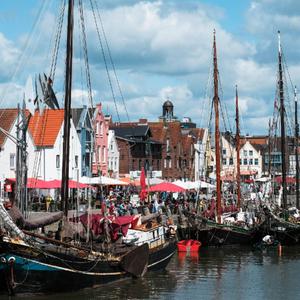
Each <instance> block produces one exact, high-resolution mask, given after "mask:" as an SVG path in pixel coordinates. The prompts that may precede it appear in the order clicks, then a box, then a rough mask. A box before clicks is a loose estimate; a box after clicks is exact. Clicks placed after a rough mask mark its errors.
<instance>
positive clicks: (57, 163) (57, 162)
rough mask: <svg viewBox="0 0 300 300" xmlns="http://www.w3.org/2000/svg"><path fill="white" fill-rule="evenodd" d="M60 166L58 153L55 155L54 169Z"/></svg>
mask: <svg viewBox="0 0 300 300" xmlns="http://www.w3.org/2000/svg"><path fill="white" fill-rule="evenodd" d="M59 168H60V157H59V155H56V169H59Z"/></svg>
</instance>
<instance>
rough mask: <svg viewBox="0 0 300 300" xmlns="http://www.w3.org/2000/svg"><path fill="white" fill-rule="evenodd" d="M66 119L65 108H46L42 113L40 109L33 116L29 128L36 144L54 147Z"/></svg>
mask: <svg viewBox="0 0 300 300" xmlns="http://www.w3.org/2000/svg"><path fill="white" fill-rule="evenodd" d="M63 120H64V110H63V109H56V110H53V109H46V110H44V112H43V114H42V115H40V113H39V112H38V111H36V112H35V114H34V115H33V116H32V117H31V119H30V121H29V126H28V130H29V132H30V134H31V136H32V138H33V141H34V144H35V146H38V147H52V146H53V145H54V143H55V141H56V138H57V135H58V133H59V130H60V128H61V125H62V123H63Z"/></svg>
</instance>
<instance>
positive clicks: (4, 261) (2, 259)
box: [0, 256, 6, 264]
mask: <svg viewBox="0 0 300 300" xmlns="http://www.w3.org/2000/svg"><path fill="white" fill-rule="evenodd" d="M0 261H1V262H2V263H3V264H6V258H5V257H3V256H2V257H1V259H0Z"/></svg>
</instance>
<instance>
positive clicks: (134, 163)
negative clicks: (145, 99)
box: [110, 100, 203, 180]
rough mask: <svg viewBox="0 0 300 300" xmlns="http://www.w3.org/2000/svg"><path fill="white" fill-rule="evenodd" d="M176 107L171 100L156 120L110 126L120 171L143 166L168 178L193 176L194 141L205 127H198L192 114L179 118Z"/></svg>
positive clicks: (137, 169)
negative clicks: (189, 116)
mask: <svg viewBox="0 0 300 300" xmlns="http://www.w3.org/2000/svg"><path fill="white" fill-rule="evenodd" d="M173 109H174V106H173V104H172V102H171V101H169V100H168V101H166V102H165V103H164V104H163V110H162V112H163V114H162V116H160V117H159V120H158V121H157V122H148V121H147V119H140V120H139V122H133V123H120V124H114V125H113V126H111V128H110V129H112V130H114V131H115V136H116V139H117V142H118V147H119V151H120V174H129V173H130V172H132V171H140V170H141V168H142V166H144V167H145V169H146V170H148V171H150V176H151V174H153V173H154V172H155V174H160V176H159V177H161V178H163V179H167V180H173V179H186V180H194V178H195V145H196V144H197V142H198V140H199V138H200V139H201V138H203V130H202V129H199V128H195V127H196V124H195V123H192V121H191V120H190V118H184V121H183V122H180V121H179V120H178V118H177V117H176V116H174V111H173Z"/></svg>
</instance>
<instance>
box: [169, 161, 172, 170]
mask: <svg viewBox="0 0 300 300" xmlns="http://www.w3.org/2000/svg"><path fill="white" fill-rule="evenodd" d="M169 168H170V169H171V168H172V159H169Z"/></svg>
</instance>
